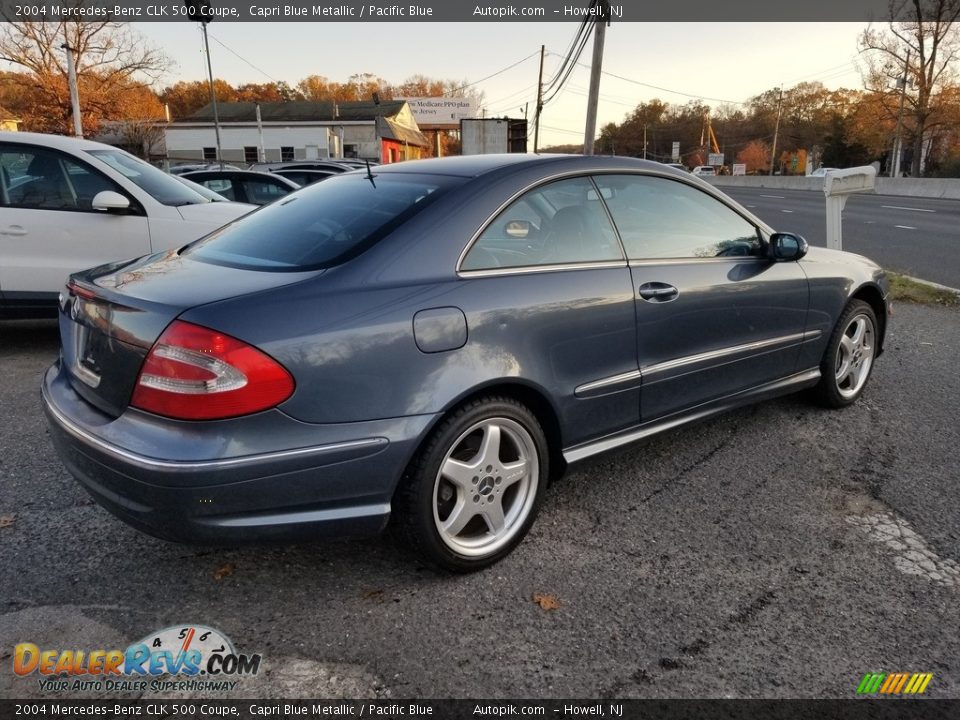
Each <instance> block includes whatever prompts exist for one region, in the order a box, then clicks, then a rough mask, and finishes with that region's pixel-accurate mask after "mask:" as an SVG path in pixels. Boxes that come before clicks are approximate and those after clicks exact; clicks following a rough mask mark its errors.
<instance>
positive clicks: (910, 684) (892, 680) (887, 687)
mask: <svg viewBox="0 0 960 720" xmlns="http://www.w3.org/2000/svg"><path fill="white" fill-rule="evenodd" d="M931 680H933V673H905V672H903V673H867V674H866V675H864V676H863V679H862V680H861V681H860V684H859V685H858V686H857V694H858V695H922V694H923V693H925V692H926V691H927V685H929V684H930V681H931Z"/></svg>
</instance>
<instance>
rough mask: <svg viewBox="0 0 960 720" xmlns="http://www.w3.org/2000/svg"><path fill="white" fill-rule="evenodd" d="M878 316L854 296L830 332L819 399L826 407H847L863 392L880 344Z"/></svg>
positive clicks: (821, 363) (817, 388) (821, 364)
mask: <svg viewBox="0 0 960 720" xmlns="http://www.w3.org/2000/svg"><path fill="white" fill-rule="evenodd" d="M877 339H878V334H877V316H876V314H875V313H874V312H873V308H871V307H870V305H868V304H867V303H865V302H863V301H862V300H851V301H850V303H849V304H848V305H847V307H846V308H845V309H844V311H843V313H842V314H841V315H840V319H839V320H838V321H837V325H836V327H835V328H834V330H833V333H832V334H831V336H830V342H829V343H828V344H827V350H826V352H825V353H824V355H823V360H822V361H821V362H820V383H819V384H818V385H817V387H816V395H817V399H818V400H819V401H820V402H821V403H822V404H823V405H826V406H827V407H833V408H839V407H845V406H846V405H850V404H852V403H854V402H856V400H857V398H859V397H860V395H861V394H862V393H863V389H864V388H865V387H866V386H867V381H868V380H869V379H870V373H871V371H872V370H873V359H874V357H875V355H876V348H877Z"/></svg>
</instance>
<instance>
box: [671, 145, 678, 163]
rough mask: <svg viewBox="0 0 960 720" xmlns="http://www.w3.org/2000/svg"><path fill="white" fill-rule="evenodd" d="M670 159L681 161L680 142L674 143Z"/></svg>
mask: <svg viewBox="0 0 960 720" xmlns="http://www.w3.org/2000/svg"><path fill="white" fill-rule="evenodd" d="M670 159H671V160H673V161H674V162H678V161H679V160H680V142H679V141H678V140H674V141H673V148H672V149H671V150H670Z"/></svg>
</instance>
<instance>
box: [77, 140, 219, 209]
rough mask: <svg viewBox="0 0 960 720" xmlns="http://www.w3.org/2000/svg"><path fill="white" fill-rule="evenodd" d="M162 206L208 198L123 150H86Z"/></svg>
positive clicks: (204, 200) (196, 201)
mask: <svg viewBox="0 0 960 720" xmlns="http://www.w3.org/2000/svg"><path fill="white" fill-rule="evenodd" d="M87 153H88V154H90V155H92V156H93V157H95V158H96V159H97V160H100V161H101V162H104V163H106V164H107V165H109V166H110V167H112V168H113V169H114V170H116V171H117V172H118V173H120V174H121V175H123V176H124V177H125V178H127V180H129V181H130V182H132V183H134V184H135V185H137V186H139V187H140V188H141V189H142V190H144V191H146V192H147V193H148V194H149V195H150V196H151V197H153V199H154V200H156V201H157V202H159V203H161V204H163V205H172V206H178V205H198V204H201V203H207V202H209V200H208V199H207V198H205V197H203V196H202V195H200V194H199V193H197V192H196V191H194V190H192V189H190V188H189V187H188V186H186V185H184V184H183V183H182V182H179V181H178V180H176V179H175V178H173V177H172V176H170V175H167V173H165V172H163V170H159V169H157V168H155V167H154V166H153V165H150V164H149V163H146V162H144V161H143V160H141V159H140V158H137V157H134V156H133V155H131V154H130V153H126V152H123V151H122V150H87Z"/></svg>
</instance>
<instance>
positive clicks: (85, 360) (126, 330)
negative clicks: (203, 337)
mask: <svg viewBox="0 0 960 720" xmlns="http://www.w3.org/2000/svg"><path fill="white" fill-rule="evenodd" d="M321 273H322V271H312V272H299V273H289V272H283V273H279V272H264V271H255V270H241V269H237V268H231V267H226V266H222V265H214V264H211V263H206V262H200V261H197V260H192V259H189V258H186V257H181V256H180V255H179V254H178V252H177V251H175V250H172V251H169V252H167V253H163V254H160V255H152V256H147V257H145V258H141V259H139V260H135V261H133V262H129V261H127V262H122V263H112V264H110V265H102V266H100V267H97V268H93V269H90V270H85V271H83V272H79V273H74V274H73V275H71V276H70V280H69V282H68V284H67V287H66V289H65V290H64V292H63V293H62V294H61V302H60V340H61V352H62V357H63V362H64V365H65V367H66V368H67V371H68V373H69V376H70V382H71V384H72V386H73V388H74V389H75V390H76V391H77V393H78V394H79V395H80V396H81V397H83V398H84V399H85V400H86V401H87V402H89V403H91V404H92V405H94V406H95V407H96V408H98V409H99V410H101V411H102V412H104V413H106V414H108V415H110V416H111V417H117V416H119V415H120V414H121V413H123V411H124V410H125V409H126V408H127V406H128V405H129V402H130V397H131V395H132V393H133V390H134V387H135V385H136V382H137V377H138V376H139V373H140V368H141V367H142V365H143V361H144V359H145V358H146V357H147V353H149V351H150V348H151V347H152V346H153V343H154V342H155V341H156V339H157V338H158V337H159V336H160V334H161V333H162V332H163V330H164V329H165V328H166V327H167V325H169V324H170V323H171V322H172V321H173V320H174V319H176V318H177V316H179V315H180V314H181V313H183V312H184V311H185V310H187V309H189V308H192V307H196V306H198V305H204V304H206V303H210V302H216V301H220V300H225V299H227V298H232V297H236V296H239V295H246V294H253V293H257V292H261V291H266V290H271V289H273V288H276V287H278V286H281V285H287V284H292V283H295V282H299V281H301V280H304V279H307V278H309V277H315V276H317V275H320V274H321Z"/></svg>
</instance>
